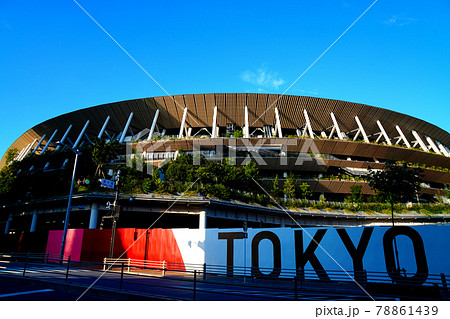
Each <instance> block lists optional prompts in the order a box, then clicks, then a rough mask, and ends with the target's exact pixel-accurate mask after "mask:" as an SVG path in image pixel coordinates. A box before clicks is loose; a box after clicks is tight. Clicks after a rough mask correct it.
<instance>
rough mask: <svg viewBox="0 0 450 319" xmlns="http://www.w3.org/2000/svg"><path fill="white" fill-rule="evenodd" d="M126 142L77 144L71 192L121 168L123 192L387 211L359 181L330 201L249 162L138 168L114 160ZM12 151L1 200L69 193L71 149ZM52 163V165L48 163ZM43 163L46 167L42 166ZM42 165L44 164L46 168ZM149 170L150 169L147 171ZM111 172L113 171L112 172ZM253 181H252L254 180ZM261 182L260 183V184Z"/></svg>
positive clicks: (190, 161)
mask: <svg viewBox="0 0 450 319" xmlns="http://www.w3.org/2000/svg"><path fill="white" fill-rule="evenodd" d="M123 148H124V147H123V146H122V145H120V144H118V143H117V142H111V143H106V142H104V141H94V143H93V144H92V145H87V146H85V147H83V148H82V149H81V151H82V154H81V155H80V158H79V164H78V170H77V176H76V183H75V192H77V193H90V192H108V191H109V190H108V189H105V188H102V187H100V183H99V179H101V178H108V179H110V178H111V176H109V175H108V172H109V171H110V170H112V171H117V170H121V172H122V173H121V185H120V191H121V193H124V194H130V195H132V194H145V193H157V194H173V195H184V196H192V195H194V194H201V195H204V196H207V197H210V198H218V199H222V200H230V201H239V202H244V203H250V204H256V205H262V206H274V207H278V205H281V206H283V207H285V208H288V209H293V210H295V209H309V210H311V209H316V210H325V211H339V210H340V211H343V212H346V213H354V212H366V213H368V214H374V213H375V212H377V213H384V214H389V213H390V212H391V208H392V205H390V204H389V203H386V202H385V198H382V196H381V194H376V195H372V196H367V195H363V194H362V193H361V186H353V187H352V188H351V192H352V194H351V195H350V196H348V198H347V199H346V200H345V201H344V202H329V201H327V200H326V199H325V198H324V197H323V196H321V198H320V200H318V201H314V200H311V195H312V192H311V190H310V187H309V185H308V184H307V183H305V182H301V181H299V180H298V179H297V178H296V176H294V175H293V174H289V175H288V176H287V177H286V178H285V179H284V181H281V180H280V179H279V178H278V176H276V177H275V179H272V180H268V179H262V178H260V172H259V170H258V168H257V167H256V164H255V163H253V162H248V163H247V164H246V165H243V166H237V165H233V162H232V161H231V160H224V161H223V162H213V161H207V160H206V159H205V158H204V157H200V158H196V159H195V160H196V162H198V163H199V164H200V165H194V158H193V157H192V155H190V154H187V153H184V152H183V151H182V150H180V151H179V155H178V156H177V158H176V159H175V160H172V161H170V162H168V163H166V164H165V165H164V166H162V167H161V168H158V167H154V166H149V167H147V164H145V163H144V164H143V165H142V169H141V170H138V169H136V168H137V166H136V158H134V159H133V160H132V161H131V165H129V166H127V165H125V164H124V163H122V162H118V161H117V154H122V153H123V151H124V149H123ZM15 154H17V153H16V151H15V150H10V151H8V156H7V159H8V160H7V163H8V165H5V166H4V167H3V168H2V170H1V171H0V204H1V205H5V204H12V203H17V202H27V201H31V200H36V199H42V198H48V197H56V196H61V195H67V194H68V192H69V188H70V181H71V174H72V169H73V160H74V154H73V153H72V152H70V151H66V150H64V149H61V150H58V151H56V152H53V153H51V154H50V153H47V154H44V155H39V156H37V155H28V156H27V157H26V158H25V159H23V160H22V161H21V162H16V161H14V160H13V158H14V157H15ZM48 163H50V165H49V164H48ZM46 165H47V166H46ZM44 167H45V168H44ZM147 172H151V174H147ZM113 175H114V174H113ZM255 181H256V182H255ZM258 184H259V185H261V186H262V187H259V186H258ZM393 207H394V209H395V211H396V213H402V212H407V211H415V212H418V213H421V214H425V215H433V214H440V213H450V207H449V205H445V204H442V203H435V204H409V205H406V204H404V203H403V204H402V203H394V205H393Z"/></svg>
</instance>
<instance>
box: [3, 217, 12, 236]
mask: <svg viewBox="0 0 450 319" xmlns="http://www.w3.org/2000/svg"><path fill="white" fill-rule="evenodd" d="M12 220H13V215H12V214H11V213H10V214H9V216H8V220H7V221H6V225H5V232H4V233H5V235H7V234H8V233H9V229H10V228H11V222H12Z"/></svg>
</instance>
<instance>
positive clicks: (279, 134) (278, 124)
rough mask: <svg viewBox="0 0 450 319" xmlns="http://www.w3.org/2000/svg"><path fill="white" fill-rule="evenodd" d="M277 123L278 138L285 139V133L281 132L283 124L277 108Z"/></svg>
mask: <svg viewBox="0 0 450 319" xmlns="http://www.w3.org/2000/svg"><path fill="white" fill-rule="evenodd" d="M275 121H276V128H277V129H276V130H277V131H278V137H279V138H283V132H282V131H281V122H280V114H279V113H278V108H277V107H276V108H275Z"/></svg>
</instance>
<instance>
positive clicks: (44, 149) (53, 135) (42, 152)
mask: <svg viewBox="0 0 450 319" xmlns="http://www.w3.org/2000/svg"><path fill="white" fill-rule="evenodd" d="M57 132H58V130H55V131H54V132H53V134H52V136H50V138H49V140H48V141H47V144H45V146H44V148H43V149H42V151H41V153H40V155H42V154H44V152H45V151H46V150H47V148H48V146H49V145H50V143H51V142H52V141H53V138H54V137H55V135H56V133H57Z"/></svg>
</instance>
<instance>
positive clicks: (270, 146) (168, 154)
mask: <svg viewBox="0 0 450 319" xmlns="http://www.w3.org/2000/svg"><path fill="white" fill-rule="evenodd" d="M236 130H240V131H241V132H242V138H241V139H239V140H236V139H233V138H230V137H232V136H233V134H234V132H235V131H236ZM95 138H98V139H106V140H118V141H119V142H120V143H122V144H125V143H127V142H130V141H132V142H134V143H136V142H146V145H145V146H142V147H141V148H142V150H141V151H143V155H144V158H145V161H146V162H150V163H159V162H161V161H162V160H164V159H170V158H173V157H174V156H175V154H176V151H177V150H178V149H180V148H182V149H183V150H184V151H186V152H193V151H200V152H201V154H202V155H205V156H207V157H211V159H214V157H216V156H215V155H216V154H217V153H219V154H223V153H221V152H225V156H227V155H228V154H229V153H230V152H231V154H232V155H233V156H234V157H236V158H237V160H238V164H239V154H241V153H240V150H246V151H248V148H249V146H252V147H253V150H254V151H255V152H257V153H259V154H260V156H261V158H262V159H263V160H260V161H256V164H257V165H258V167H259V168H260V169H261V170H262V171H263V172H264V175H265V176H267V177H270V176H274V175H275V174H279V175H280V177H281V176H282V175H283V173H285V172H288V171H297V172H298V174H299V176H300V177H301V178H302V179H304V180H306V181H307V182H309V183H310V185H311V189H312V191H313V193H314V194H316V195H317V194H324V196H325V197H326V198H327V199H334V198H336V199H342V196H340V194H341V195H346V194H349V192H350V190H349V185H350V183H349V182H348V180H349V179H353V180H354V178H353V177H356V176H361V175H364V174H367V168H368V167H369V166H370V167H372V168H374V169H381V168H382V167H383V163H384V162H385V161H386V160H392V159H395V160H397V161H400V162H407V163H411V164H413V165H416V166H420V167H422V168H423V169H424V174H423V181H424V183H425V187H424V188H423V194H424V195H425V198H428V199H430V196H428V195H431V196H433V195H438V194H440V193H441V192H442V190H444V189H445V186H446V185H447V184H448V183H450V173H449V171H448V169H449V168H450V158H449V157H450V150H449V145H450V135H449V133H447V132H446V131H444V130H442V129H440V128H439V127H436V126H434V125H432V124H430V123H427V122H425V121H422V120H420V119H417V118H414V117H411V116H408V115H405V114H400V113H397V112H393V111H389V110H386V109H382V108H378V107H373V106H368V105H363V104H358V103H351V102H345V101H338V100H330V99H323V98H313V97H304V96H288V95H283V96H280V95H273V94H249V93H248V94H186V95H176V96H163V97H154V98H145V99H137V100H128V101H121V102H117V103H110V104H104V105H99V106H95V107H90V108H86V109H81V110H78V111H75V112H71V113H67V114H63V115H60V116H57V117H55V118H52V119H49V120H47V121H45V122H43V123H41V124H38V125H36V126H34V127H33V128H31V129H29V130H28V131H26V132H25V133H24V134H22V136H20V137H19V138H18V139H17V140H16V141H15V142H14V143H13V144H12V145H11V148H16V149H18V150H19V154H18V155H17V158H16V159H17V160H22V159H23V158H25V156H27V155H28V154H30V153H32V154H37V155H42V154H44V153H47V152H52V151H54V150H55V149H56V148H57V146H56V142H57V141H61V142H65V143H67V144H68V145H70V146H71V147H73V148H78V147H81V146H83V144H88V143H90V142H91V141H92V140H93V139H95ZM158 141H159V143H158ZM152 142H153V143H152ZM162 142H163V143H162ZM219 148H221V149H219ZM223 150H225V151H223ZM233 152H234V153H233ZM305 153H306V154H310V155H311V154H312V153H314V154H315V155H314V156H312V157H311V156H310V158H307V156H304V157H303V161H302V165H298V158H297V157H298V155H299V154H305ZM280 154H281V155H280ZM318 154H319V155H320V156H319V155H318ZM246 156H247V155H246V154H245V156H244V157H243V158H242V161H243V159H244V158H245V157H246ZM283 156H285V157H286V158H285V159H284V161H283V160H281V159H280V157H283ZM296 162H297V165H296V164H295V163H296ZM4 163H5V157H4V156H3V158H2V161H1V163H0V165H1V166H3V165H4ZM45 164H48V165H52V166H54V167H55V166H58V165H62V163H51V162H50V163H45ZM342 175H345V177H347V180H344V178H341V180H334V179H333V178H329V179H327V177H330V176H332V177H339V176H342ZM313 180H316V181H313ZM362 185H363V190H362V191H363V193H365V194H369V193H370V192H371V190H370V188H369V187H368V186H367V185H366V184H365V183H362Z"/></svg>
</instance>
